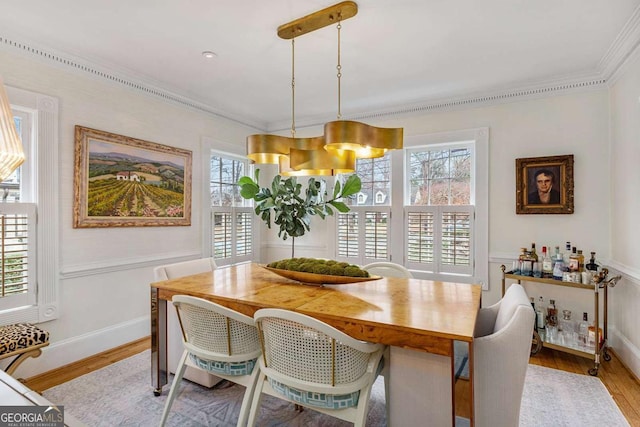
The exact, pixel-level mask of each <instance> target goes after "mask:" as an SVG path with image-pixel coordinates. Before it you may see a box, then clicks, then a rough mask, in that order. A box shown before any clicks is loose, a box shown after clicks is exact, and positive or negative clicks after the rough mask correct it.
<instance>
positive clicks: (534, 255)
mask: <svg viewBox="0 0 640 427" xmlns="http://www.w3.org/2000/svg"><path fill="white" fill-rule="evenodd" d="M529 258H531V262H538V254H537V253H536V244H535V243H532V244H531V252H530V253H529Z"/></svg>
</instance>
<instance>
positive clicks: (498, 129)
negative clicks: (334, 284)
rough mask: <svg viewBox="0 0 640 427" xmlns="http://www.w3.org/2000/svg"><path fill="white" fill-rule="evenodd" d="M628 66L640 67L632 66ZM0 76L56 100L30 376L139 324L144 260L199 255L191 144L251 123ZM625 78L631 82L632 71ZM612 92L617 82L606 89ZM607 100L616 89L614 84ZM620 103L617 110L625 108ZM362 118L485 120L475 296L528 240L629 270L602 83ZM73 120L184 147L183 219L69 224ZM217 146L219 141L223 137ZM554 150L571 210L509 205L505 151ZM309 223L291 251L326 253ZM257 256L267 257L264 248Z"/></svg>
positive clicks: (21, 72) (28, 68)
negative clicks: (44, 303) (620, 244)
mask: <svg viewBox="0 0 640 427" xmlns="http://www.w3.org/2000/svg"><path fill="white" fill-rule="evenodd" d="M632 71H633V73H635V74H636V75H637V74H639V73H638V70H637V68H635V69H632ZM633 73H631V74H633ZM0 74H2V75H3V78H4V80H5V83H6V84H7V85H10V86H14V87H19V88H23V89H28V90H32V91H36V92H41V93H44V94H47V95H51V96H55V97H58V98H59V100H60V144H61V147H60V159H61V164H60V172H59V173H60V186H61V188H60V196H61V200H60V209H61V212H60V217H61V223H60V230H61V242H60V251H61V302H62V308H61V311H62V316H61V318H60V319H58V320H56V321H53V322H49V323H47V324H46V327H47V329H48V330H50V331H51V339H52V345H51V346H50V348H48V349H47V354H46V356H45V357H42V358H40V359H39V360H38V363H37V365H36V364H33V365H32V364H30V362H26V363H25V365H23V366H24V367H23V368H21V369H24V371H23V374H22V375H23V376H29V375H30V374H33V373H36V372H34V371H36V370H37V371H38V372H42V371H46V370H48V369H51V368H53V367H56V366H59V365H62V364H65V363H69V362H71V361H73V360H77V359H80V358H83V357H86V356H88V355H90V354H93V353H96V352H99V351H102V350H104V349H107V348H110V347H114V346H116V345H119V344H124V343H126V342H128V341H131V340H132V339H135V338H138V337H141V336H145V335H146V334H148V333H149V325H148V316H149V304H148V296H149V282H151V281H152V278H153V275H152V272H151V270H152V268H151V267H152V266H153V265H155V264H159V263H162V262H163V260H174V259H176V258H186V257H195V256H199V254H200V249H201V238H202V237H201V236H202V231H201V225H202V220H201V214H200V212H201V206H202V193H203V185H204V182H203V180H202V173H201V170H202V161H201V156H202V155H206V154H205V153H202V152H201V150H200V141H201V140H202V138H204V137H206V138H207V139H208V140H209V139H210V140H214V141H221V142H224V143H226V144H230V145H231V146H233V147H237V149H238V152H239V153H242V152H244V141H245V137H246V136H247V135H248V134H250V133H254V132H256V130H255V129H249V128H245V127H242V126H240V125H238V124H236V123H233V122H230V121H225V120H222V119H219V118H215V117H212V116H210V115H207V114H204V113H202V112H199V111H195V110H191V109H187V108H185V107H181V106H174V105H172V104H168V103H165V102H163V101H160V100H158V99H155V98H152V97H149V96H147V95H145V94H141V93H139V92H136V91H134V90H130V89H125V88H123V87H121V86H118V85H115V84H110V83H108V82H104V81H102V80H97V79H95V80H94V79H92V78H90V77H87V76H86V75H85V74H82V73H80V72H76V71H68V70H67V69H62V68H60V67H58V66H50V65H48V64H45V63H42V62H38V61H32V60H30V59H29V58H26V57H23V56H17V55H14V54H13V53H8V52H1V51H0ZM630 80H634V79H630ZM625 82H626V80H625V79H621V80H620V82H619V83H618V85H626V84H627V83H625ZM634 84H635V88H636V89H637V87H638V81H637V79H636V80H635V83H634ZM615 91H619V92H622V91H623V90H622V89H618V87H616V88H614V93H615ZM624 91H625V92H626V89H625V90H624ZM612 99H614V100H615V99H616V95H615V94H614V95H613V96H612ZM635 99H636V100H637V94H636V98H635ZM620 103H622V100H620ZM629 108H631V107H627V109H625V111H628V114H631V112H630V111H629ZM636 108H637V104H636ZM636 111H637V110H636ZM366 122H367V123H370V124H372V125H377V126H394V127H396V126H397V127H404V129H405V135H407V136H412V135H420V134H428V133H436V132H444V131H455V130H461V129H470V128H479V127H488V128H489V132H490V138H489V150H490V160H489V168H490V171H489V182H490V188H489V200H490V203H489V215H490V223H489V236H490V237H489V245H490V260H491V261H492V262H491V265H490V289H489V291H487V292H485V294H484V295H483V303H484V304H485V305H487V304H491V303H493V302H495V301H497V300H498V299H499V298H500V290H499V289H500V275H499V265H500V263H502V262H505V261H506V260H508V259H512V258H514V257H515V256H516V255H517V252H518V248H520V247H521V246H524V245H527V246H528V245H529V244H530V243H531V242H536V243H537V244H538V246H542V245H554V246H555V245H562V244H563V243H564V242H565V241H566V240H570V241H571V242H572V243H573V244H575V245H576V246H578V247H579V248H582V249H584V250H585V252H587V253H588V252H589V251H592V250H594V251H596V252H597V253H598V258H599V259H600V260H601V261H604V262H608V261H609V260H610V259H612V258H614V259H617V260H620V261H621V262H622V261H624V262H630V263H631V265H635V268H636V269H637V268H638V263H637V262H635V264H633V263H632V262H633V260H635V259H637V256H638V255H640V254H639V253H638V252H640V250H638V247H637V246H635V247H634V248H635V253H634V252H633V251H632V253H630V254H629V253H626V250H622V248H621V249H618V248H616V250H615V252H614V251H612V247H611V245H612V242H613V245H614V246H616V245H617V239H618V238H620V237H621V236H622V235H624V234H625V232H626V231H616V230H617V229H614V230H613V233H614V234H616V237H615V238H614V239H613V240H612V239H611V238H610V237H609V232H610V230H609V224H610V223H615V222H616V221H622V222H623V224H625V227H623V228H624V230H629V229H631V230H633V228H632V227H631V226H632V225H633V224H632V222H631V219H630V218H631V217H622V218H621V216H623V215H626V214H623V213H622V212H616V211H610V210H609V209H608V208H607V202H608V201H609V194H610V193H611V190H610V189H611V188H612V187H613V186H614V185H613V184H615V185H618V184H620V185H624V186H623V187H622V188H624V189H625V190H624V191H623V192H622V193H623V194H624V195H629V194H636V193H637V191H636V193H634V192H633V190H634V189H637V188H638V184H640V182H639V181H640V180H639V179H638V176H639V175H638V174H639V172H637V167H636V170H635V171H634V172H633V174H635V175H633V174H632V175H631V176H632V179H631V180H630V181H628V182H626V181H625V179H626V178H625V176H629V175H624V174H623V171H622V170H618V169H617V167H616V168H615V170H614V171H610V169H609V165H610V158H613V159H616V158H618V157H620V158H622V159H624V158H631V157H632V156H631V152H632V150H633V149H636V150H637V148H634V144H633V142H634V141H635V142H636V145H637V140H638V132H637V128H636V129H635V133H632V134H631V135H626V134H627V133H630V132H629V131H628V128H629V126H631V125H628V126H623V125H620V126H617V127H618V128H619V131H620V132H621V133H625V135H626V136H625V137H624V142H618V143H617V144H616V145H614V146H613V148H614V151H615V150H618V149H620V150H622V154H621V155H617V154H618V153H614V155H613V156H612V155H611V154H610V144H609V139H610V135H609V132H610V127H609V94H608V91H606V90H603V89H601V90H595V91H588V92H583V93H573V94H565V95H561V96H555V97H549V98H542V99H535V100H526V101H521V102H512V103H505V104H500V105H494V106H486V107H478V108H470V109H466V110H455V111H447V112H432V113H425V114H421V115H415V116H404V117H394V118H393V119H389V120H378V121H366ZM636 122H637V115H636ZM76 124H79V125H83V126H88V127H94V128H97V129H101V130H106V131H110V132H114V133H119V134H122V135H127V136H132V137H136V138H141V139H146V140H150V141H154V142H157V143H161V144H166V145H171V146H176V147H181V148H187V149H191V150H193V152H194V162H193V209H192V212H193V217H192V224H193V225H192V226H191V227H159V228H121V229H119V228H113V229H79V230H76V229H73V228H72V226H71V223H72V207H73V150H74V148H73V126H74V125H76ZM314 131H315V129H307V130H299V135H300V136H306V134H307V133H309V134H310V135H313V134H315V133H317V132H314ZM619 145H622V147H623V148H619ZM625 147H626V148H625ZM225 151H228V147H227V146H225ZM561 154H573V155H574V157H575V168H574V171H575V214H573V215H516V214H515V159H516V158H519V157H535V156H550V155H561ZM636 154H637V152H636ZM635 158H638V157H637V156H635ZM630 161H631V160H629V162H630ZM615 163H616V162H615V161H614V164H615ZM266 175H267V174H265V176H263V179H266V180H265V181H264V182H263V184H264V183H265V182H268V180H269V179H270V178H268V177H267V176H266ZM611 177H613V180H614V181H615V182H612V180H611V179H610V178H611ZM616 194H617V193H616ZM614 197H616V198H614V201H616V203H617V208H618V210H619V211H625V209H623V207H624V205H623V204H622V203H623V202H624V203H629V204H631V203H632V202H631V200H630V198H629V200H622V199H618V197H623V196H614ZM616 203H614V204H616ZM631 206H634V205H633V204H631ZM629 211H630V212H637V210H633V209H629ZM612 219H613V221H612ZM317 225H318V223H317V222H316V223H315V224H314V225H312V231H311V234H309V235H308V236H305V237H304V238H303V239H300V241H299V242H298V243H299V246H298V245H296V246H297V248H299V249H300V253H299V252H298V251H297V255H300V256H304V255H311V256H323V254H324V253H326V248H327V236H328V235H329V233H327V232H326V227H322V226H317ZM263 235H264V236H266V237H267V239H266V243H265V245H264V246H263V251H262V253H263V254H266V252H267V250H269V251H270V255H273V254H276V253H278V254H280V253H281V254H282V256H276V257H275V258H281V257H286V256H288V255H289V250H290V244H289V241H287V242H285V243H284V244H283V243H282V242H281V241H279V240H278V239H277V237H275V232H268V233H267V232H264V231H263ZM636 241H637V239H635V240H634V239H633V238H631V237H627V239H626V240H625V246H624V247H625V248H631V247H632V246H633V245H637V242H636ZM620 251H621V252H625V254H624V256H628V258H623V256H622V255H619V254H620V253H621V252H620ZM614 254H615V257H614V256H613V255H614ZM261 258H262V259H261V261H265V260H266V258H267V257H266V256H263V257H261ZM629 260H630V261H629ZM627 288H628V289H629V288H631V286H627ZM635 289H637V287H636V288H635ZM619 291H620V289H618V288H616V289H614V291H613V292H612V294H613V295H615V294H616V293H618V294H619V295H620V294H622V292H619ZM627 292H628V291H627ZM530 294H531V295H532V296H537V295H538V294H541V295H545V297H546V298H547V299H548V298H549V297H550V296H553V297H555V298H556V300H557V303H558V306H559V307H560V308H563V306H569V307H571V308H572V309H573V310H575V311H580V310H586V311H590V312H591V313H592V312H593V309H592V308H591V304H592V303H591V295H577V294H576V292H575V291H573V292H566V293H562V292H560V293H557V291H556V290H553V291H551V290H549V289H546V288H542V289H532V290H531V291H530ZM587 294H588V292H587ZM626 297H627V298H628V301H625V302H624V303H623V302H621V301H620V300H619V299H617V297H616V300H615V302H614V304H613V307H612V310H611V312H612V313H616V311H619V308H620V307H619V306H621V305H623V304H624V307H623V308H625V307H626V308H632V307H635V308H638V304H639V303H638V301H640V295H638V292H637V290H636V292H635V294H631V293H629V294H628V295H627V296H626ZM635 312H637V311H635ZM631 313H633V312H631ZM628 316H631V314H624V315H623V314H614V315H612V319H610V320H611V322H610V323H611V324H612V326H613V328H615V330H616V331H617V333H618V334H619V335H618V336H619V338H618V342H621V341H624V340H628V341H629V342H631V343H632V344H633V345H632V347H633V346H635V349H637V347H638V344H637V343H638V333H639V332H638V330H639V329H640V328H638V327H637V326H636V323H632V322H631V319H630V318H629V317H628ZM69 350H71V351H69ZM616 350H617V347H616ZM631 354H633V353H631ZM634 357H636V356H635V355H634ZM636 358H637V357H636ZM29 370H31V372H29Z"/></svg>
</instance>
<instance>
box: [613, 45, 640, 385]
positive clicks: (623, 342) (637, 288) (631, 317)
mask: <svg viewBox="0 0 640 427" xmlns="http://www.w3.org/2000/svg"><path fill="white" fill-rule="evenodd" d="M639 159H640V47H639V48H636V51H635V54H634V55H632V56H631V57H630V58H629V59H628V60H627V63H626V64H625V66H624V67H623V68H622V69H621V71H620V77H619V78H618V79H617V80H616V81H615V83H614V85H613V87H612V88H611V198H610V203H609V206H610V209H611V222H610V224H611V237H610V238H611V259H612V263H611V265H613V266H614V267H616V269H617V270H618V271H619V272H620V273H622V274H623V279H622V281H621V282H619V284H618V285H617V286H616V288H615V289H613V291H612V299H613V304H612V305H613V308H614V309H613V311H612V317H613V322H614V334H613V338H614V341H613V345H614V347H615V349H616V352H617V353H618V354H619V355H620V357H621V358H622V359H623V360H624V361H625V363H626V364H627V366H628V367H629V368H631V369H632V370H633V371H634V372H635V374H636V376H638V377H640V327H639V325H640V321H639V319H638V313H640V231H639V221H638V219H639V218H640V216H639V212H640V197H638V195H639V194H640V191H639V189H640V167H639V164H638V160H639Z"/></svg>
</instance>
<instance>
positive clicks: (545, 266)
mask: <svg viewBox="0 0 640 427" xmlns="http://www.w3.org/2000/svg"><path fill="white" fill-rule="evenodd" d="M542 277H544V278H547V279H550V278H552V277H553V262H552V261H551V257H550V256H549V254H548V253H547V247H546V246H543V247H542Z"/></svg>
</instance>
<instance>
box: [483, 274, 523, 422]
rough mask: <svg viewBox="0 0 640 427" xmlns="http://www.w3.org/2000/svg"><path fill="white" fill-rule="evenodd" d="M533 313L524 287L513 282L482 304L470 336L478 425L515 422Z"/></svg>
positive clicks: (517, 419) (518, 413) (518, 412)
mask: <svg viewBox="0 0 640 427" xmlns="http://www.w3.org/2000/svg"><path fill="white" fill-rule="evenodd" d="M534 321H535V313H534V312H533V308H532V307H531V303H530V302H529V298H528V297H527V294H526V292H525V290H524V288H523V287H522V286H521V285H519V284H512V285H511V286H509V288H508V289H507V291H506V292H505V294H504V296H503V297H502V299H501V300H500V301H499V302H497V303H496V304H494V305H492V306H490V307H486V308H481V309H480V311H479V312H478V318H477V321H476V329H475V334H474V335H475V338H474V340H473V380H474V415H475V425H476V426H478V427H511V426H517V425H518V423H519V417H520V403H521V401H522V391H523V389H524V380H525V375H526V372H527V365H528V364H529V352H530V350H531V330H532V329H533V323H534Z"/></svg>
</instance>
